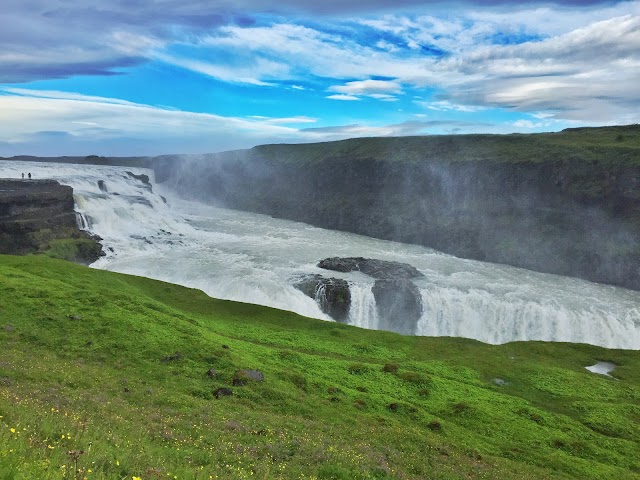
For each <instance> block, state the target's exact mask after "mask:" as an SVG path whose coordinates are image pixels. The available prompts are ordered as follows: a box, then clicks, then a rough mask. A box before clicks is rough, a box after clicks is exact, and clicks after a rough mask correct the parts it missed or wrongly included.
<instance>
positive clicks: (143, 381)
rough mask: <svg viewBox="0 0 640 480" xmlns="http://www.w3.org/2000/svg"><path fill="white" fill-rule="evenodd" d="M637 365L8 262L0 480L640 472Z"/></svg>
mask: <svg viewBox="0 0 640 480" xmlns="http://www.w3.org/2000/svg"><path fill="white" fill-rule="evenodd" d="M601 360H602V361H610V362H613V363H615V364H616V365H617V367H616V369H615V371H614V372H613V375H614V377H615V378H607V377H604V376H601V375H597V374H593V373H590V372H588V371H587V370H585V369H584V367H585V366H586V365H591V364H593V363H595V362H596V361H601ZM639 367H640V353H639V352H636V351H622V350H607V349H603V348H598V347H593V346H587V345H573V344H553V343H542V342H522V343H512V344H507V345H502V346H492V345H485V344H481V343H479V342H475V341H472V340H464V339H454V338H418V337H403V336H400V335H397V334H392V333H387V332H375V331H367V330H360V329H357V328H353V327H349V326H346V325H341V324H336V323H330V322H323V321H318V320H311V319H307V318H303V317H300V316H297V315H295V314H292V313H288V312H283V311H279V310H274V309H269V308H264V307H260V306H255V305H248V304H241V303H234V302H228V301H221V300H215V299H211V298H209V297H207V296H206V295H204V294H203V293H202V292H200V291H197V290H191V289H187V288H183V287H179V286H175V285H171V284H167V283H162V282H157V281H152V280H148V279H144V278H138V277H132V276H126V275H121V274H116V273H111V272H105V271H98V270H92V269H89V268H86V267H83V266H80V265H75V264H71V263H67V262H64V261H61V260H55V259H50V258H47V257H44V256H27V257H11V256H0V479H3V480H5V479H29V480H32V479H42V480H48V479H74V480H75V479H84V478H86V479H128V480H131V479H145V480H146V479H162V478H176V479H243V478H258V479H280V478H286V479H299V478H307V479H314V478H315V479H391V478H395V479H458V478H488V479H497V478H500V479H538V478H553V479H563V478H581V479H588V478H593V479H626V478H639V476H640V448H639V445H640V368H639ZM210 369H214V370H215V372H213V371H212V372H210V375H208V374H207V372H208V371H209V370H210ZM242 369H257V370H260V371H261V372H262V373H263V374H264V381H263V382H256V381H252V380H248V381H247V383H246V384H245V385H244V386H234V385H233V384H232V383H233V379H234V377H237V375H236V374H237V372H238V371H239V370H242ZM497 379H499V380H500V381H498V380H497ZM503 381H504V384H502V383H503ZM223 387H224V388H229V389H231V390H232V392H233V395H232V396H221V397H220V398H215V396H214V395H213V392H214V391H215V390H216V389H218V388H223Z"/></svg>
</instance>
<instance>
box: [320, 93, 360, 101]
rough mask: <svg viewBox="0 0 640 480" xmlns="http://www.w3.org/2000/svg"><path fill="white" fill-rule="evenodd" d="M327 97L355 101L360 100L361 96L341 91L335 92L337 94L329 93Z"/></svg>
mask: <svg viewBox="0 0 640 480" xmlns="http://www.w3.org/2000/svg"><path fill="white" fill-rule="evenodd" d="M326 98H328V99H330V100H342V101H347V102H354V101H358V100H360V97H356V96H355V95H344V94H341V93H339V94H335V95H328V96H327V97H326Z"/></svg>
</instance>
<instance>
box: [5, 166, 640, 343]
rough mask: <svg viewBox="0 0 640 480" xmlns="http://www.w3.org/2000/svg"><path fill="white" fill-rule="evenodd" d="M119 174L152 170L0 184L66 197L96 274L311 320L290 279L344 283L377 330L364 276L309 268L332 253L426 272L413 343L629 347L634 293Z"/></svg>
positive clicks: (45, 174)
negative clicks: (91, 238)
mask: <svg viewBox="0 0 640 480" xmlns="http://www.w3.org/2000/svg"><path fill="white" fill-rule="evenodd" d="M126 171H131V172H134V173H136V174H139V173H146V174H148V175H149V176H150V177H151V178H153V174H152V172H150V171H147V170H142V169H134V168H123V167H101V166H87V165H66V164H53V163H48V164H47V163H26V162H6V161H2V162H0V177H12V178H19V177H20V174H21V173H22V172H25V173H26V172H31V173H32V174H33V176H34V178H53V179H56V180H59V181H60V182H61V183H65V184H68V185H71V186H72V187H73V188H74V194H75V198H76V210H77V211H78V213H79V214H80V215H81V217H82V218H83V222H84V223H83V224H85V225H86V226H87V228H88V230H90V231H91V232H92V233H96V234H98V235H100V236H101V237H102V238H103V239H104V242H103V244H104V245H105V247H107V248H106V249H107V251H108V252H107V253H108V255H107V256H106V257H104V258H102V259H100V260H99V261H98V262H96V263H95V264H94V265H93V266H94V267H96V268H103V269H108V270H114V271H118V272H123V273H131V274H135V275H142V276H146V277H150V278H156V279H159V280H165V281H169V282H173V283H177V284H181V285H185V286H189V287H194V288H199V289H201V290H203V291H204V292H206V293H207V294H208V295H211V296H213V297H217V298H225V299H230V300H237V301H243V302H250V303H258V304H262V305H268V306H272V307H276V308H281V309H285V310H291V311H294V312H297V313H300V314H302V315H306V316H310V317H316V318H322V319H328V318H327V317H326V315H324V314H323V313H322V312H321V311H320V309H319V308H318V305H317V303H316V302H315V301H314V299H311V298H309V297H307V296H305V295H304V294H303V293H302V292H300V291H298V290H296V289H295V288H293V287H292V286H291V278H292V277H295V276H298V275H300V274H306V273H319V274H323V275H325V276H334V277H340V278H344V279H346V280H348V281H349V282H350V284H351V291H352V306H351V311H350V323H352V324H354V325H358V326H360V327H364V328H376V326H377V325H378V318H377V313H376V308H375V300H374V298H373V294H372V293H371V286H372V284H373V279H371V278H369V277H367V276H365V275H363V274H361V273H348V274H343V273H339V272H327V271H324V270H322V269H319V268H317V267H316V263H317V262H318V260H320V259H322V258H326V257H331V256H362V257H368V258H379V259H383V260H394V261H400V262H406V263H410V264H412V265H414V266H415V267H416V268H418V269H419V270H421V271H422V272H423V273H424V274H425V278H424V279H419V280H416V281H415V283H416V284H417V285H418V287H419V288H420V291H421V294H422V301H423V306H424V314H423V316H422V318H421V320H420V322H419V324H418V332H417V333H418V334H420V335H440V336H462V337H469V338H475V339H478V340H481V341H484V342H488V343H504V342H509V341H514V340H551V341H567V342H584V343H591V344H595V345H602V346H605V347H610V348H631V349H640V295H639V294H638V292H634V291H630V290H626V289H622V288H616V287H612V286H607V285H600V284H594V283H590V282H586V281H583V280H579V279H574V278H568V277H561V276H556V275H547V274H541V273H536V272H531V271H527V270H523V269H518V268H513V267H509V266H505V265H496V264H490V263H484V262H477V261H472V260H464V259H459V258H456V257H452V256H450V255H445V254H442V253H439V252H436V251H433V250H430V249H428V248H424V247H419V246H415V245H406V244H401V243H395V242H388V241H384V240H377V239H372V238H368V237H363V236H359V235H354V234H349V233H345V232H336V231H331V230H324V229H320V228H315V227H312V226H309V225H306V224H303V223H296V222H290V221H287V220H279V219H274V218H271V217H268V216H265V215H258V214H253V213H247V212H239V211H234V210H229V209H224V208H217V207H212V206H207V205H203V204H200V203H196V202H188V201H184V200H181V199H179V198H178V197H177V196H176V195H174V194H172V192H169V191H166V190H163V189H162V186H158V185H154V186H153V188H154V193H151V192H149V191H148V190H146V189H145V188H144V186H143V184H142V183H141V182H139V181H137V180H135V179H133V178H131V177H130V176H129V175H127V174H126V173H125V172H126ZM98 180H104V182H105V184H106V186H107V189H108V192H107V193H104V192H101V191H100V189H99V188H98V183H97V182H98ZM152 183H153V182H152ZM158 193H159V194H161V195H164V196H165V197H166V198H167V200H168V204H165V203H164V202H163V200H162V199H161V198H160V196H159V195H158ZM117 194H119V195H117Z"/></svg>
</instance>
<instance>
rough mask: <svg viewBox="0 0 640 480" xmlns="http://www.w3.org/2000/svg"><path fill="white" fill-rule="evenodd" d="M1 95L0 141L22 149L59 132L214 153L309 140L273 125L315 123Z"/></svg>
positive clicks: (45, 95) (50, 95)
mask: <svg viewBox="0 0 640 480" xmlns="http://www.w3.org/2000/svg"><path fill="white" fill-rule="evenodd" d="M3 90H4V94H3V95H0V111H3V112H11V115H0V142H4V143H8V144H21V143H25V144H28V143H29V142H30V141H31V140H32V138H33V136H34V135H37V134H38V133H39V132H61V133H64V134H65V135H66V136H68V137H69V138H71V139H75V140H76V141H93V142H96V141H102V140H109V139H136V140H138V141H145V142H148V143H149V144H148V145H147V147H146V151H153V150H154V145H153V144H154V143H155V142H160V143H162V142H166V141H169V140H171V139H174V140H176V142H178V143H181V144H184V145H188V144H189V143H190V142H194V141H196V142H197V144H198V147H199V148H200V149H202V148H206V149H205V150H204V151H207V150H208V151H217V150H222V149H225V148H229V147H234V146H235V147H238V146H248V145H252V144H257V143H262V142H265V141H273V140H279V141H285V140H286V141H301V140H303V139H310V138H312V136H311V135H309V134H305V135H301V134H300V132H299V130H297V129H294V128H290V127H286V126H282V125H279V124H280V123H310V122H313V121H315V119H311V118H308V117H292V118H289V119H254V120H248V119H242V118H236V117H224V116H220V115H212V114H206V113H194V112H187V111H180V110H168V109H164V108H159V107H154V106H150V105H143V104H136V103H131V102H122V101H119V100H118V99H112V98H101V97H94V96H83V95H80V94H69V93H64V92H60V94H59V95H57V96H56V94H55V92H50V91H45V92H40V91H30V95H29V94H28V91H27V90H24V89H21V90H20V94H17V93H16V92H12V91H11V89H3ZM12 90H18V89H12ZM203 142H204V143H203ZM205 145H206V146H208V147H205ZM155 153H162V152H161V151H158V152H155ZM165 153H166V152H165Z"/></svg>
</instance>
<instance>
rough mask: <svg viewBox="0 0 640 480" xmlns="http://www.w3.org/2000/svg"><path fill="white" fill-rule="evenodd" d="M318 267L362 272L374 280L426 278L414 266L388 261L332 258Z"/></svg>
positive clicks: (320, 263)
mask: <svg viewBox="0 0 640 480" xmlns="http://www.w3.org/2000/svg"><path fill="white" fill-rule="evenodd" d="M318 267H320V268H324V269H325V270H334V271H336V272H362V273H364V274H365V275H369V276H370V277H373V278H403V279H409V278H420V277H424V275H423V274H422V273H420V271H419V270H418V269H417V268H415V267H414V266H412V265H409V264H407V263H401V262H391V261H387V260H376V259H372V258H363V257H345V258H341V257H332V258H325V259H324V260H321V261H320V262H319V263H318Z"/></svg>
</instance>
